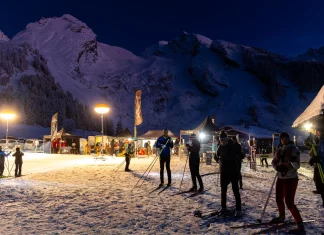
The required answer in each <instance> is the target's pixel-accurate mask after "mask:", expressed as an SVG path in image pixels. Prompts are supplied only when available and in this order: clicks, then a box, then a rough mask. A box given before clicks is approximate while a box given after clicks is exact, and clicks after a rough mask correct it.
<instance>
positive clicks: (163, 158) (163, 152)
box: [156, 129, 173, 187]
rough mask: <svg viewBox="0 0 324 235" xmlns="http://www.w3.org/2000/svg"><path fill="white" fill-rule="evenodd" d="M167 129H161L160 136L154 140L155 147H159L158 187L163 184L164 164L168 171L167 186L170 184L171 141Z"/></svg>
mask: <svg viewBox="0 0 324 235" xmlns="http://www.w3.org/2000/svg"><path fill="white" fill-rule="evenodd" d="M168 134H169V131H168V129H164V130H163V135H162V136H160V137H159V138H158V139H157V141H156V147H157V148H159V149H160V180H161V183H160V185H159V187H162V186H163V185H164V164H165V167H166V170H167V173H168V185H167V186H168V187H170V186H171V169H170V161H171V149H172V148H173V142H172V139H171V137H169V135H168Z"/></svg>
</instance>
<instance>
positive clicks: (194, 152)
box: [186, 134, 204, 192]
mask: <svg viewBox="0 0 324 235" xmlns="http://www.w3.org/2000/svg"><path fill="white" fill-rule="evenodd" d="M190 141H191V143H190V144H188V143H187V144H186V146H187V148H188V152H189V168H190V172H191V179H192V188H191V189H190V190H189V192H194V191H197V181H196V178H197V179H198V182H199V186H200V187H199V190H198V191H199V192H202V191H204V185H203V181H202V179H201V176H200V174H199V165H200V157H199V150H200V142H199V141H198V140H197V137H196V134H191V135H190Z"/></svg>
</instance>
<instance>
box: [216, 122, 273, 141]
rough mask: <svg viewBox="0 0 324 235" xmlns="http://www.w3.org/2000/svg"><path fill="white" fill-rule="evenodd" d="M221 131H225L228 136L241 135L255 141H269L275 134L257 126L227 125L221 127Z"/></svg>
mask: <svg viewBox="0 0 324 235" xmlns="http://www.w3.org/2000/svg"><path fill="white" fill-rule="evenodd" d="M221 129H222V130H225V132H226V133H227V134H228V135H237V134H240V133H241V134H245V135H247V136H250V138H253V137H254V138H256V139H271V138H272V135H273V134H277V133H276V132H273V131H269V130H267V129H264V128H261V127H258V126H249V127H244V126H241V125H227V126H223V127H222V128H221ZM229 133H230V134H229Z"/></svg>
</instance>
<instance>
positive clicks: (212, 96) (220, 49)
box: [10, 15, 315, 131]
mask: <svg viewBox="0 0 324 235" xmlns="http://www.w3.org/2000/svg"><path fill="white" fill-rule="evenodd" d="M10 42H11V43H13V44H18V45H19V44H21V43H27V44H30V45H31V46H32V47H33V48H35V49H37V50H38V51H39V52H40V54H41V55H42V56H43V57H44V58H45V59H46V61H47V66H48V68H49V71H50V73H51V75H52V76H53V77H54V78H55V80H56V81H57V82H58V83H59V84H60V85H61V86H62V88H63V89H65V90H66V91H69V92H71V94H72V95H73V96H74V97H76V98H77V99H78V100H79V101H81V102H84V103H87V104H88V105H89V106H90V107H91V106H93V105H94V104H95V103H97V102H108V103H109V104H110V105H111V107H112V109H111V111H112V112H111V113H110V115H111V116H112V117H115V118H116V117H118V118H121V119H122V120H123V123H124V125H125V124H126V126H128V127H131V126H132V123H133V98H134V92H135V90H136V89H142V90H143V99H142V105H143V118H144V123H143V124H142V125H141V126H140V127H139V129H140V130H142V131H144V130H147V129H156V128H164V127H168V128H171V129H172V130H174V131H178V130H179V129H189V128H193V127H195V126H196V125H198V124H199V123H200V122H201V121H202V120H203V119H204V118H205V116H206V115H216V124H217V125H220V126H221V125H223V124H243V123H245V124H250V125H254V124H255V125H260V126H262V127H265V128H269V129H272V130H282V129H287V128H289V127H290V125H291V123H292V122H293V120H294V119H295V118H296V116H298V115H299V114H300V113H301V112H302V111H303V109H304V108H305V107H306V106H307V105H308V104H309V102H310V101H311V99H312V98H313V97H314V96H315V93H313V92H309V93H308V92H305V91H302V90H301V89H300V87H298V86H297V85H296V84H295V83H294V82H293V75H292V73H291V71H292V69H290V67H292V65H291V63H294V62H293V61H292V60H289V59H287V58H284V57H282V56H280V55H276V54H272V53H269V52H267V51H264V50H261V49H258V48H253V47H250V46H245V45H239V44H233V43H230V42H226V41H220V40H214V41H213V40H211V39H209V38H206V37H204V36H202V35H197V34H192V33H186V32H183V33H182V34H180V36H179V37H178V38H175V39H173V40H170V41H168V42H166V41H160V42H158V43H157V44H155V45H152V46H150V47H148V48H147V49H145V50H144V52H143V53H142V55H141V56H136V55H134V54H133V53H131V52H129V51H127V50H125V49H122V48H119V47H115V46H109V45H106V44H103V43H100V42H98V41H97V40H96V35H95V34H94V33H93V31H92V30H91V29H90V28H89V27H88V26H87V25H86V24H84V23H83V22H81V21H79V20H78V19H76V18H75V17H73V16H71V15H63V16H62V17H58V18H48V19H44V18H43V19H41V20H40V21H38V22H35V23H31V24H28V25H27V27H26V29H25V30H24V31H22V32H20V33H18V34H17V35H16V36H15V37H14V38H13V39H12V40H11V41H10ZM289 66H290V67H289Z"/></svg>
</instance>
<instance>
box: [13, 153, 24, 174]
mask: <svg viewBox="0 0 324 235" xmlns="http://www.w3.org/2000/svg"><path fill="white" fill-rule="evenodd" d="M12 156H13V157H15V158H16V159H15V165H16V168H15V177H20V176H21V167H22V164H23V160H22V156H24V153H23V152H21V151H20V148H16V152H15V153H14V154H12Z"/></svg>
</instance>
